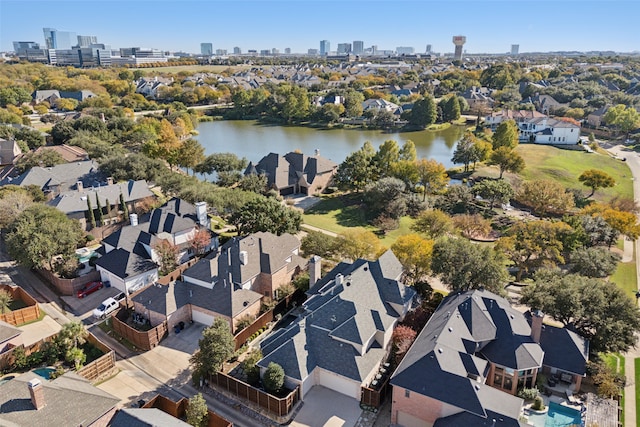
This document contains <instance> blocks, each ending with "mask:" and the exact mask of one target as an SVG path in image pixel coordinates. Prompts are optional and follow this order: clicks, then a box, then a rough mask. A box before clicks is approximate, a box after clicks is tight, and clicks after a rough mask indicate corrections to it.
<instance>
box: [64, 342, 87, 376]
mask: <svg viewBox="0 0 640 427" xmlns="http://www.w3.org/2000/svg"><path fill="white" fill-rule="evenodd" d="M64 359H65V360H66V361H67V362H69V363H73V367H74V368H75V370H76V371H78V370H80V369H81V368H82V365H84V362H86V360H87V355H86V354H85V353H84V350H82V349H81V348H78V347H72V348H69V349H67V351H66V352H65V355H64Z"/></svg>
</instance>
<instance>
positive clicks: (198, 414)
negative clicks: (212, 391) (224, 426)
mask: <svg viewBox="0 0 640 427" xmlns="http://www.w3.org/2000/svg"><path fill="white" fill-rule="evenodd" d="M186 415H187V424H190V425H192V426H194V427H205V426H207V423H208V421H209V407H208V406H207V401H206V400H204V397H202V393H198V394H196V395H193V396H191V397H190V398H189V404H188V405H187V410H186Z"/></svg>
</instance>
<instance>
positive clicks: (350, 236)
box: [336, 229, 385, 261]
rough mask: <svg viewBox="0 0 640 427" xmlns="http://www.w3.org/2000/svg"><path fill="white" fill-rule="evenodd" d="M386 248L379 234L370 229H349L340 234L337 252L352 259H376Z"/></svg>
mask: <svg viewBox="0 0 640 427" xmlns="http://www.w3.org/2000/svg"><path fill="white" fill-rule="evenodd" d="M384 250H385V248H384V246H382V244H381V243H380V239H378V236H376V235H375V234H373V233H372V232H371V231H369V230H358V229H348V230H346V231H344V232H342V233H340V235H338V238H337V242H336V252H337V253H338V254H339V255H340V256H341V257H343V258H347V259H350V260H352V261H355V260H357V259H359V258H363V259H368V260H373V259H376V258H378V257H379V256H380V255H381V254H382V253H383V252H384Z"/></svg>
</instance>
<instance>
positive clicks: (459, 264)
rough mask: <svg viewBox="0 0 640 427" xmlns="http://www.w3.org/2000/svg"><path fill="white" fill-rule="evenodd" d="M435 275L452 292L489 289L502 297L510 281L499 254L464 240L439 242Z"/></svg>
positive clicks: (433, 263)
mask: <svg viewBox="0 0 640 427" xmlns="http://www.w3.org/2000/svg"><path fill="white" fill-rule="evenodd" d="M431 271H433V273H435V274H437V275H439V276H440V278H441V279H442V281H443V282H444V283H446V284H447V286H448V288H449V289H451V291H452V292H457V291H467V290H470V289H478V288H485V289H487V290H489V291H491V292H494V293H496V294H499V295H502V294H504V285H505V283H506V282H507V280H508V278H509V275H508V274H507V270H506V269H505V268H504V259H503V257H502V255H501V254H500V253H499V252H497V251H494V250H492V249H491V248H489V247H486V246H480V245H476V244H474V243H471V242H469V241H468V240H464V239H445V240H441V241H438V242H436V244H435V245H434V247H433V258H432V260H431Z"/></svg>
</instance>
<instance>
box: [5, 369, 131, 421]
mask: <svg viewBox="0 0 640 427" xmlns="http://www.w3.org/2000/svg"><path fill="white" fill-rule="evenodd" d="M119 402H120V399H119V398H117V397H115V396H112V395H111V394H109V393H107V392H105V391H102V390H100V389H99V388H96V387H94V386H92V385H91V383H89V381H87V380H86V379H84V378H82V377H81V376H79V375H77V374H76V373H74V372H67V373H65V374H64V375H62V376H60V377H58V378H56V379H54V380H45V379H44V378H42V377H40V376H39V375H37V374H35V373H34V372H27V373H25V374H22V375H20V376H18V377H16V378H13V379H12V380H10V381H4V382H2V383H0V408H2V410H1V411H0V425H3V426H84V427H106V426H107V425H109V421H110V420H111V418H113V415H114V414H115V412H116V405H118V403H119Z"/></svg>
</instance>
